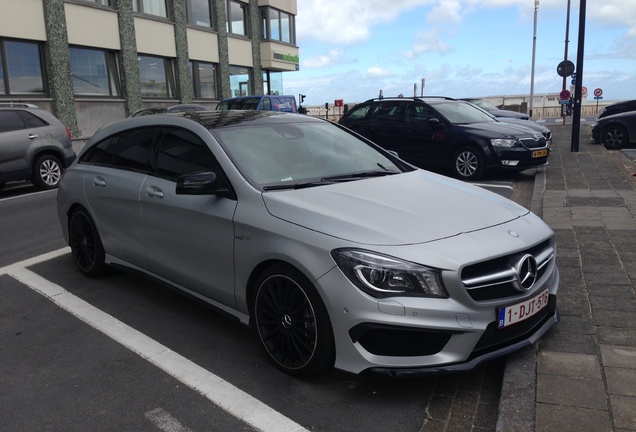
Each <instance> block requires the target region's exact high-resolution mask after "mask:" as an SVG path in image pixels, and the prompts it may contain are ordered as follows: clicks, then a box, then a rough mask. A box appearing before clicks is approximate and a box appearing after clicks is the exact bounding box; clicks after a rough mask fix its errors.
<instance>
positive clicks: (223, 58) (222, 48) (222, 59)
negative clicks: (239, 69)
mask: <svg viewBox="0 0 636 432" xmlns="http://www.w3.org/2000/svg"><path fill="white" fill-rule="evenodd" d="M226 8H227V1H226V0H215V1H214V16H215V18H216V26H217V32H218V35H219V75H218V79H219V92H220V95H219V96H220V99H223V98H228V97H231V96H232V90H231V88H230V58H229V54H228V53H229V51H228V45H227V12H226Z"/></svg>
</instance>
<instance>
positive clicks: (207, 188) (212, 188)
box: [176, 171, 230, 197]
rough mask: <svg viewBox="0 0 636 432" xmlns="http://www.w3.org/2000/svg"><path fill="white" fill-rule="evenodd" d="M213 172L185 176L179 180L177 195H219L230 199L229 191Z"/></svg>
mask: <svg viewBox="0 0 636 432" xmlns="http://www.w3.org/2000/svg"><path fill="white" fill-rule="evenodd" d="M224 183H225V182H224V181H223V180H219V176H217V174H216V173H215V172H213V171H202V172H195V173H191V174H184V175H182V176H180V177H179V178H178V179H177V187H176V194H177V195H219V196H224V197H228V196H229V195H230V191H229V189H228V188H227V187H226V185H225V184H224Z"/></svg>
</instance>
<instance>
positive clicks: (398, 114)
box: [373, 103, 406, 126]
mask: <svg viewBox="0 0 636 432" xmlns="http://www.w3.org/2000/svg"><path fill="white" fill-rule="evenodd" d="M373 119H374V120H375V121H377V122H378V123H382V124H384V125H386V126H398V125H401V124H404V122H405V120H406V117H405V106H404V104H403V103H386V104H380V108H379V109H377V110H376V111H375V112H374V113H373Z"/></svg>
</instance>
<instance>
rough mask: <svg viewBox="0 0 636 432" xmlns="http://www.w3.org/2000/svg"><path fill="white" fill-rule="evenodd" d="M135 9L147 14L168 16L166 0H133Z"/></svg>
mask: <svg viewBox="0 0 636 432" xmlns="http://www.w3.org/2000/svg"><path fill="white" fill-rule="evenodd" d="M132 2H133V11H135V12H139V13H143V14H146V15H155V16H159V17H162V18H167V17H168V11H167V8H166V0H132Z"/></svg>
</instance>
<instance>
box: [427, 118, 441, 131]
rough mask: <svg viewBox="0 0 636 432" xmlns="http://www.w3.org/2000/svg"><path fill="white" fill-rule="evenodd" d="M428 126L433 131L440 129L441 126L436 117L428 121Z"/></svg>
mask: <svg viewBox="0 0 636 432" xmlns="http://www.w3.org/2000/svg"><path fill="white" fill-rule="evenodd" d="M428 124H429V125H430V126H431V127H432V128H434V129H440V128H441V127H442V126H443V125H442V122H441V121H439V119H438V118H437V117H432V118H430V119H428Z"/></svg>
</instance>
